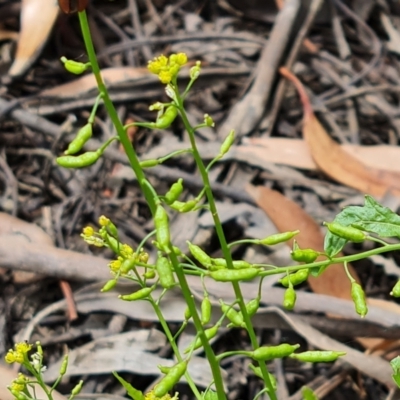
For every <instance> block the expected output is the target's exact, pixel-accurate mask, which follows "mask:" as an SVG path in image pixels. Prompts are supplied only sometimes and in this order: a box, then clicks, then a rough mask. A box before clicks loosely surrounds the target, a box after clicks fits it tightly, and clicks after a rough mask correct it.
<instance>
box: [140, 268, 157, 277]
mask: <svg viewBox="0 0 400 400" xmlns="http://www.w3.org/2000/svg"><path fill="white" fill-rule="evenodd" d="M143 277H144V278H146V279H153V278H155V277H156V271H154V269H149V270H148V271H147V272H145V273H144V274H143Z"/></svg>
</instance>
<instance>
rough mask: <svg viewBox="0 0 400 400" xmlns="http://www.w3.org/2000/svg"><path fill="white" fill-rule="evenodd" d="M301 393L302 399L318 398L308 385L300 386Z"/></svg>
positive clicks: (316, 399)
mask: <svg viewBox="0 0 400 400" xmlns="http://www.w3.org/2000/svg"><path fill="white" fill-rule="evenodd" d="M301 394H302V395H303V400H319V399H318V397H317V395H316V394H315V393H314V391H313V390H312V389H311V388H309V387H308V386H303V387H302V388H301Z"/></svg>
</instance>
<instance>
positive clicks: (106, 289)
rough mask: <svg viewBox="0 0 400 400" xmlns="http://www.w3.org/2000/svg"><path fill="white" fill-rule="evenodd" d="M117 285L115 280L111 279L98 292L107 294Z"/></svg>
mask: <svg viewBox="0 0 400 400" xmlns="http://www.w3.org/2000/svg"><path fill="white" fill-rule="evenodd" d="M116 284H117V280H116V279H111V280H109V281H108V282H106V284H105V285H104V286H103V287H102V288H101V289H100V292H103V293H104V292H109V291H110V290H111V289H114V287H115V285H116Z"/></svg>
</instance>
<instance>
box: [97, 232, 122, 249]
mask: <svg viewBox="0 0 400 400" xmlns="http://www.w3.org/2000/svg"><path fill="white" fill-rule="evenodd" d="M102 238H103V239H104V240H105V242H106V244H107V246H108V247H109V248H110V249H111V250H112V251H113V252H114V253H115V254H119V251H120V249H121V243H120V242H119V241H118V240H117V239H115V238H114V237H112V236H110V235H109V234H108V233H107V232H106V231H104V233H103V234H102Z"/></svg>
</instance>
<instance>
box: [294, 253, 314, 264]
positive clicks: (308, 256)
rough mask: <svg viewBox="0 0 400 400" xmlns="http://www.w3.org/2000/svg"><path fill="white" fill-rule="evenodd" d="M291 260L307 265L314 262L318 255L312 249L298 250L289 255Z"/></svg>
mask: <svg viewBox="0 0 400 400" xmlns="http://www.w3.org/2000/svg"><path fill="white" fill-rule="evenodd" d="M290 255H291V257H292V259H293V260H294V261H298V262H305V263H307V264H309V263H312V262H314V261H315V260H316V259H317V257H318V256H319V253H318V252H317V251H315V250H313V249H298V250H293V251H292V252H291V253H290Z"/></svg>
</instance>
